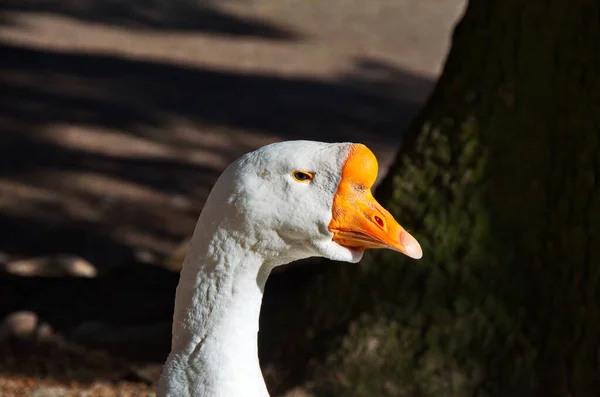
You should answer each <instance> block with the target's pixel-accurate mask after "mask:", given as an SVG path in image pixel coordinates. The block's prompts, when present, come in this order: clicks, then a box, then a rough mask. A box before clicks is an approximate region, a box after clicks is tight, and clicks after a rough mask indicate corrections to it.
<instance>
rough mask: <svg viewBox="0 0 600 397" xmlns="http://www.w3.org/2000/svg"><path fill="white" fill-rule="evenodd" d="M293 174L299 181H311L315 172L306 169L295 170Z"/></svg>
mask: <svg viewBox="0 0 600 397" xmlns="http://www.w3.org/2000/svg"><path fill="white" fill-rule="evenodd" d="M292 176H293V177H294V179H295V180H296V181H297V182H309V181H311V180H312V179H313V174H311V173H310V172H306V171H294V172H293V173H292Z"/></svg>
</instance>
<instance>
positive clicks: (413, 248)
mask: <svg viewBox="0 0 600 397" xmlns="http://www.w3.org/2000/svg"><path fill="white" fill-rule="evenodd" d="M406 255H407V256H409V257H411V258H413V259H421V258H422V257H423V250H422V249H421V246H420V245H419V243H416V244H412V245H408V246H407V247H406Z"/></svg>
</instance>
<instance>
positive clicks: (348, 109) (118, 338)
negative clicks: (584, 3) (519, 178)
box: [0, 0, 464, 397]
mask: <svg viewBox="0 0 600 397" xmlns="http://www.w3.org/2000/svg"><path fill="white" fill-rule="evenodd" d="M463 6H464V0H427V1H416V0H413V1H410V0H398V1H390V0H371V1H368V2H361V1H356V0H337V1H330V2H325V1H320V0H277V1H274V0H256V1H246V0H223V1H220V2H216V1H209V0H206V1H201V0H196V1H195V2H194V1H185V0H176V1H167V0H145V1H142V0H132V1H121V0H30V1H23V0H3V1H2V2H0V87H1V90H0V270H1V272H0V319H1V318H6V317H7V316H9V317H8V318H9V319H10V318H11V317H10V315H11V314H12V315H13V319H15V318H16V319H17V320H14V321H13V323H11V322H10V321H8V322H7V320H4V323H3V324H2V325H0V347H1V348H2V349H4V350H3V352H4V353H3V354H1V355H0V370H1V371H2V373H1V374H0V397H4V396H12V395H14V396H21V395H32V396H37V397H43V396H67V395H74V396H84V395H85V396H96V395H98V396H113V395H114V396H117V395H118V396H130V395H131V396H144V395H148V396H149V395H152V384H153V381H154V380H155V379H156V374H157V373H158V371H159V370H160V363H161V362H162V360H163V359H164V357H165V355H166V353H167V352H168V348H169V336H170V316H171V311H172V304H173V293H174V288H175V285H176V283H177V270H178V265H179V264H178V262H177V261H172V260H171V261H169V260H168V259H169V258H170V257H171V256H172V255H173V253H174V252H176V250H177V248H178V247H180V244H181V242H182V241H184V240H185V239H186V238H187V237H188V236H189V235H190V234H191V232H192V230H193V227H194V224H195V222H196V219H197V216H198V214H199V212H200V210H201V208H202V205H203V202H204V200H205V198H206V196H207V194H208V192H209V190H210V187H211V186H212V184H213V183H214V181H215V179H216V178H217V176H218V175H219V173H220V172H221V171H222V170H223V168H224V167H225V166H226V165H227V164H228V163H229V162H231V161H232V160H234V159H235V158H236V157H238V156H239V155H241V154H243V153H245V152H247V151H249V150H252V149H254V148H256V147H259V146H262V145H264V144H267V143H270V142H274V141H279V140H287V139H317V140H325V141H357V142H363V143H365V144H367V145H368V146H370V147H371V148H372V149H373V150H374V151H375V153H376V154H377V155H378V157H379V158H380V160H381V166H382V170H383V171H385V169H386V167H387V165H388V164H389V163H390V162H391V161H392V159H393V155H394V152H395V151H396V149H397V148H398V144H399V142H400V139H401V132H402V130H403V128H404V127H405V126H406V125H407V123H408V122H409V121H410V119H411V118H412V117H413V116H414V115H415V114H416V112H418V110H419V108H420V107H421V106H422V104H423V102H424V101H425V100H426V98H427V95H428V93H429V92H430V90H431V89H432V87H433V84H434V83H435V80H436V78H437V76H438V75H439V73H440V71H441V67H442V64H443V59H444V57H445V54H446V51H447V50H448V44H449V40H450V33H451V30H452V28H453V25H454V23H455V21H456V20H457V19H458V18H459V16H460V14H461V12H462V9H463ZM14 313H17V315H15V314H14ZM15 316H16V317H15ZM19 316H20V317H19ZM28 316H29V317H28ZM22 319H26V320H22ZM19 321H22V322H21V323H19ZM27 321H29V323H27ZM11 324H13V325H11ZM14 324H17V325H14ZM19 326H20V327H22V329H21V331H19V332H21V334H20V335H21V336H20V337H19V338H17V339H27V338H34V339H35V340H37V342H35V343H33V342H31V339H27V340H29V342H23V340H20V341H18V342H16V341H15V339H11V337H9V336H8V335H9V334H15V333H19V332H17V331H18V330H15V329H16V328H18V327H19ZM11 327H13V328H15V329H12V328H11ZM32 334H34V336H31V335H32ZM23 335H25V336H23ZM32 346H34V347H32ZM91 349H95V350H91ZM107 351H108V352H109V353H107ZM90 357H92V358H94V359H93V360H92V359H90ZM96 359H97V360H96ZM90 360H91V361H90ZM94 360H96V361H94ZM98 360H99V361H98ZM74 367H75V368H74ZM40 385H42V386H40Z"/></svg>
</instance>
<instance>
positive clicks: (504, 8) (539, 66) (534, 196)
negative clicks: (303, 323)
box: [307, 0, 600, 397]
mask: <svg viewBox="0 0 600 397" xmlns="http://www.w3.org/2000/svg"><path fill="white" fill-rule="evenodd" d="M599 73H600V3H598V2H592V1H589V2H584V1H579V2H575V3H568V2H562V1H558V0H555V1H546V2H539V1H532V2H519V1H505V0H489V1H483V0H473V1H471V3H470V4H469V7H468V9H467V12H466V14H465V16H464V18H463V20H462V21H461V23H460V25H459V26H458V27H457V29H456V32H455V36H454V42H453V47H452V51H451V54H450V56H449V59H448V61H447V64H446V67H445V71H444V74H443V76H442V78H441V80H440V82H439V84H438V87H437V89H436V91H435V92H434V94H433V95H432V97H431V99H430V101H429V103H428V105H427V107H426V109H425V111H424V112H423V114H422V116H421V118H420V119H419V120H418V121H417V122H416V123H415V124H414V125H413V127H412V128H411V129H410V131H409V133H408V135H407V137H406V138H405V140H404V143H403V148H402V150H401V151H400V153H399V155H398V157H397V159H396V162H395V164H394V166H393V167H392V169H391V170H390V173H389V175H388V176H387V178H386V179H385V181H384V182H383V184H382V186H381V188H380V190H379V192H378V196H379V198H380V200H381V201H382V203H383V204H384V206H386V207H387V208H389V209H390V211H391V212H392V213H393V214H394V215H395V216H396V217H397V219H399V220H400V223H401V224H403V225H405V226H406V227H407V228H408V229H409V230H410V231H411V232H413V233H414V234H415V236H416V237H417V238H418V240H419V241H420V242H421V243H422V246H423V251H424V258H423V259H422V260H421V261H418V262H416V261H413V260H410V259H407V258H403V257H400V256H399V255H398V254H395V253H391V252H384V251H376V252H372V253H370V254H368V255H367V256H366V258H365V259H364V261H363V263H362V264H361V265H359V266H347V265H346V266H340V267H336V268H335V269H333V270H332V271H331V272H329V273H327V274H325V275H324V276H323V277H322V278H321V280H320V288H318V292H317V293H315V294H312V295H311V298H310V300H309V302H308V304H307V306H308V309H309V310H312V311H313V312H314V313H316V314H315V315H314V328H315V333H316V335H317V337H316V338H317V339H318V338H319V335H321V336H322V335H327V336H328V337H329V336H330V335H329V334H328V332H329V331H330V330H331V329H332V327H333V326H334V325H339V324H343V323H348V322H349V323H350V324H351V326H350V328H349V330H348V331H347V333H345V334H344V336H343V337H342V338H341V342H339V343H337V344H333V345H330V348H331V350H330V353H329V355H328V357H327V359H326V360H325V361H324V362H323V363H322V364H321V365H319V366H317V369H316V370H315V382H314V387H313V388H314V390H315V392H316V394H317V395H319V396H334V395H345V396H357V397H358V396H360V397H362V396H365V397H367V396H368V397H371V396H438V397H439V396H452V397H454V396H456V397H463V396H473V395H477V396H506V395H511V396H533V395H539V396H552V395H556V396H590V395H600V382H599V379H600V366H599V359H600V356H599V354H600V308H599V299H600V288H599V284H600V261H599V260H598V259H599V256H600V190H599V188H598V186H599V184H598V180H597V179H598V177H599V175H600V172H599V171H600V150H599V149H600V142H599V133H600V74H599ZM342 291H343V293H342ZM322 302H328V303H327V305H323V304H322Z"/></svg>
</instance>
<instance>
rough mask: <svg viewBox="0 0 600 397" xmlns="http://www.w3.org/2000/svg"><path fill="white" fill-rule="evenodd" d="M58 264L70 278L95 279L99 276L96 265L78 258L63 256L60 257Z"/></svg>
mask: <svg viewBox="0 0 600 397" xmlns="http://www.w3.org/2000/svg"><path fill="white" fill-rule="evenodd" d="M58 262H59V264H60V266H61V268H62V269H63V271H64V272H65V273H66V274H68V275H69V276H74V277H86V278H93V277H96V276H97V275H98V270H97V269H96V268H95V267H94V265H92V264H91V263H90V262H88V261H86V260H85V259H83V258H80V257H77V256H68V255H63V256H60V257H58Z"/></svg>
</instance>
